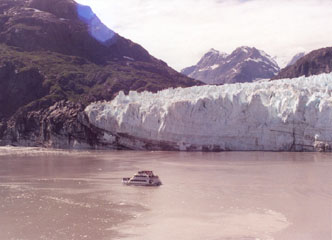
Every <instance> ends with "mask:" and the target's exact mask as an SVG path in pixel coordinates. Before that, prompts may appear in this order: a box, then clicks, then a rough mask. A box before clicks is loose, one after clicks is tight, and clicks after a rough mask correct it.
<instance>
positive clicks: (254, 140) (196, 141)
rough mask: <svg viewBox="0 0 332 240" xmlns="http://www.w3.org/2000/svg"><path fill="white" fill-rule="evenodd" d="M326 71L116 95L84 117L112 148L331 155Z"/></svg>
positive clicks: (331, 85) (330, 85)
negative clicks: (86, 117)
mask: <svg viewBox="0 0 332 240" xmlns="http://www.w3.org/2000/svg"><path fill="white" fill-rule="evenodd" d="M328 89H332V73H330V74H321V75H318V76H310V77H307V78H303V77H301V78H298V79H283V80H280V81H269V82H255V83H245V84H244V83H242V84H241V83H240V84H231V85H222V86H199V87H192V88H185V89H166V90H163V91H161V92H158V93H156V94H154V93H146V92H143V93H136V92H131V93H130V94H129V95H124V94H123V93H120V94H119V95H118V96H117V97H116V98H115V99H114V100H113V101H111V102H99V103H92V104H90V105H89V106H88V107H87V108H86V109H85V112H86V114H87V116H88V121H89V123H90V124H91V125H93V126H95V127H96V128H98V129H100V130H101V131H103V132H104V134H105V136H106V137H105V138H104V139H105V141H106V142H108V143H109V144H110V145H114V146H115V147H116V146H119V145H120V146H122V147H123V148H127V149H136V150H173V151H179V150H182V151H329V152H331V151H332V121H331V120H330V119H331V113H332V111H331V106H332V92H331V91H328Z"/></svg>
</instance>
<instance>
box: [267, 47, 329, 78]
mask: <svg viewBox="0 0 332 240" xmlns="http://www.w3.org/2000/svg"><path fill="white" fill-rule="evenodd" d="M330 72H332V47H327V48H321V49H318V50H315V51H312V52H310V53H309V54H307V55H305V56H303V57H302V58H300V59H299V60H297V61H296V63H295V64H293V65H290V66H288V67H286V68H284V69H282V70H281V71H280V73H279V74H278V75H277V76H276V77H274V78H273V79H283V78H296V77H300V76H306V77H308V76H312V75H318V74H321V73H330Z"/></svg>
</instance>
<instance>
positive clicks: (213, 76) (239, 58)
mask: <svg viewBox="0 0 332 240" xmlns="http://www.w3.org/2000/svg"><path fill="white" fill-rule="evenodd" d="M279 70H280V68H279V67H278V64H277V63H276V62H275V61H274V60H273V58H271V57H270V56H269V55H268V54H266V53H265V52H264V51H261V50H258V49H256V48H250V47H239V48H237V49H236V50H234V51H233V52H232V53H231V54H230V55H228V54H227V53H222V52H219V51H217V50H215V49H211V50H210V51H209V52H207V53H206V54H205V55H204V56H203V57H202V58H201V60H200V61H199V62H198V63H197V65H194V66H191V67H188V68H185V69H183V70H182V71H181V72H182V73H183V74H185V75H187V76H189V77H191V78H194V79H197V80H200V81H202V82H204V83H207V84H225V83H237V82H253V81H257V80H260V79H269V78H272V77H274V76H275V75H276V74H277V73H278V72H279Z"/></svg>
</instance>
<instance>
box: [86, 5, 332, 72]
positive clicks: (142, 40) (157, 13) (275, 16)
mask: <svg viewBox="0 0 332 240" xmlns="http://www.w3.org/2000/svg"><path fill="white" fill-rule="evenodd" d="M79 2H81V3H83V4H87V5H90V6H91V7H92V8H93V10H94V11H95V12H96V13H97V15H98V16H99V17H100V18H101V20H102V21H103V22H104V23H105V24H106V25H108V26H109V27H110V28H111V29H112V30H114V31H116V32H118V33H119V34H121V35H122V36H124V37H126V38H129V39H131V40H133V41H135V42H137V43H139V44H141V45H142V46H143V47H144V48H146V49H147V50H148V51H149V52H150V53H151V54H152V55H154V56H155V57H157V58H160V59H162V60H164V61H166V62H167V63H169V65H171V66H172V67H174V68H176V69H177V70H180V69H181V68H183V67H186V66H189V65H192V64H195V63H196V62H197V61H198V60H199V58H200V57H201V56H202V55H203V54H204V53H205V51H207V50H208V49H210V48H212V47H213V48H216V49H218V50H220V51H225V52H231V51H232V50H234V49H235V48H236V47H238V46H242V45H248V46H255V47H257V48H260V49H262V50H264V51H266V52H267V53H269V54H270V55H277V56H280V57H287V58H290V57H291V56H292V55H293V54H295V53H296V52H297V51H299V50H303V49H305V50H307V51H309V50H312V49H315V48H320V47H324V46H328V45H332V28H331V27H330V23H331V20H332V1H330V0H279V1H274V0H181V1H179V0H167V1H165V0H121V1H119V0H79Z"/></svg>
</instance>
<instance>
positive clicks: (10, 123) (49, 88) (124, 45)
mask: <svg viewBox="0 0 332 240" xmlns="http://www.w3.org/2000/svg"><path fill="white" fill-rule="evenodd" d="M0 54H1V58H0V145H4V144H14V145H27V146H53V147H72V146H73V145H76V146H77V147H79V146H85V145H86V146H91V145H93V144H94V143H96V142H98V140H97V137H98V134H97V133H96V131H97V130H93V129H91V128H89V127H88V126H85V125H84V124H83V122H84V121H85V117H84V114H83V110H84V108H85V106H86V105H88V104H89V103H91V102H93V101H100V100H111V99H113V98H114V97H115V96H116V94H117V93H118V92H119V91H125V92H127V93H128V92H129V91H130V90H136V91H139V92H140V91H144V90H148V91H152V92H156V91H158V90H162V89H165V88H169V87H188V86H194V85H202V83H201V82H199V81H195V80H193V79H190V78H188V77H185V76H184V75H182V74H180V73H178V72H176V71H175V70H173V69H171V68H170V67H168V66H167V64H166V63H164V62H163V61H161V60H158V59H156V58H154V57H153V56H151V55H150V54H149V53H148V52H147V51H146V50H145V49H144V48H143V47H141V46H140V45H138V44H135V43H133V42H132V41H130V40H128V39H126V38H124V37H122V36H120V35H118V34H117V33H115V32H114V31H112V30H110V29H108V28H107V27H106V26H105V25H104V24H103V23H102V22H101V21H100V20H99V19H98V17H97V16H96V15H95V14H94V13H93V12H92V10H91V8H90V7H88V6H83V5H80V4H77V3H76V2H74V1H72V0H30V1H26V0H0Z"/></svg>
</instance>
